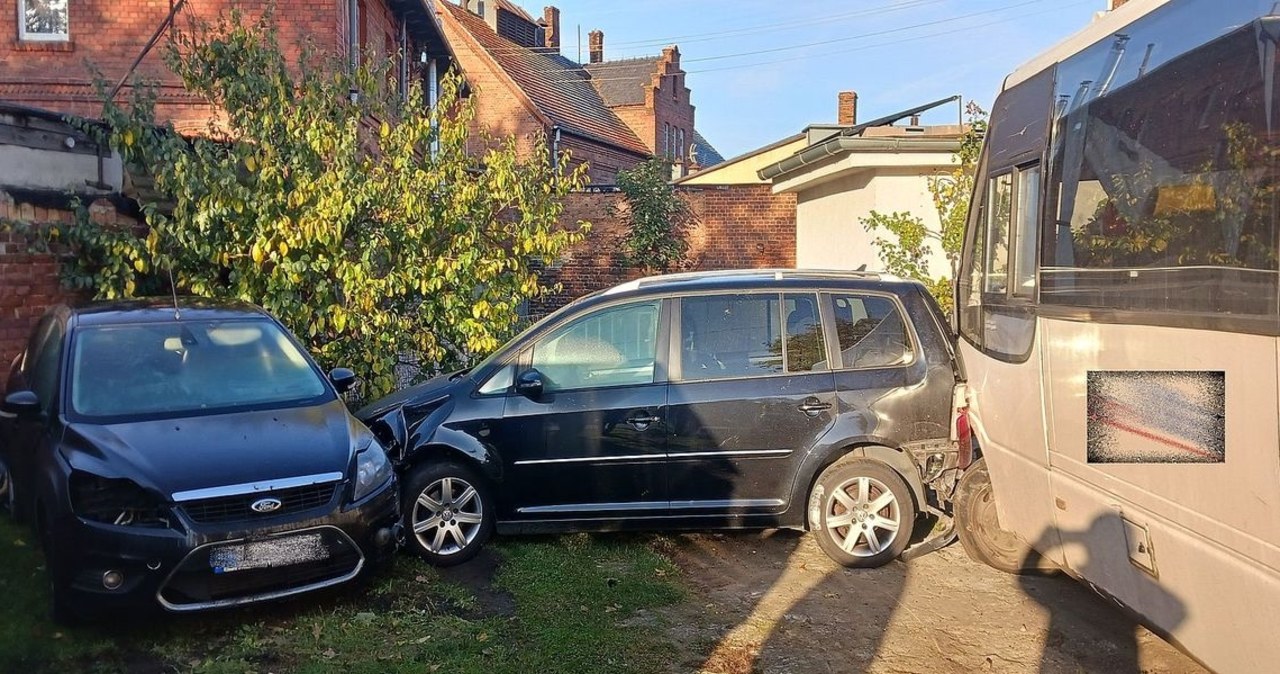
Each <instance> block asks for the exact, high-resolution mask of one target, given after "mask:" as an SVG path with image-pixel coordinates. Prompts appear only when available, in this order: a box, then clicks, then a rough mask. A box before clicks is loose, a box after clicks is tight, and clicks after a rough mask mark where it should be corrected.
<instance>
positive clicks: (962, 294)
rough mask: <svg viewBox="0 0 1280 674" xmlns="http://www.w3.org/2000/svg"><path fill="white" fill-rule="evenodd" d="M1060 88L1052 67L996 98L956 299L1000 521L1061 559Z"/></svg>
mask: <svg viewBox="0 0 1280 674" xmlns="http://www.w3.org/2000/svg"><path fill="white" fill-rule="evenodd" d="M1052 95H1053V73H1052V70H1049V71H1046V72H1044V73H1042V74H1040V75H1037V76H1035V77H1033V78H1031V79H1029V80H1027V81H1026V82H1023V83H1021V84H1019V85H1017V86H1016V87H1013V88H1010V89H1009V90H1007V91H1005V92H1004V93H1002V94H1001V95H1000V97H999V98H998V99H997V100H996V103H995V106H994V109H993V111H992V115H991V126H990V128H989V129H988V132H987V138H986V142H985V144H984V146H983V157H982V159H981V161H980V166H979V172H978V176H977V179H976V180H977V184H976V186H975V190H974V200H973V206H972V207H971V209H970V213H969V223H968V229H967V235H966V236H967V240H966V242H965V254H964V255H963V260H964V266H963V268H962V269H961V272H960V278H959V281H958V284H957V294H956V305H957V307H958V308H959V316H958V319H959V321H958V322H959V328H960V333H961V336H962V337H963V339H961V340H960V349H961V353H962V355H963V356H965V358H964V362H965V371H966V376H967V378H968V383H969V391H970V398H969V406H970V410H971V412H972V414H971V417H970V418H971V419H973V420H974V424H975V432H976V434H977V436H978V440H979V443H980V445H981V451H982V454H983V456H984V457H987V461H986V465H987V470H988V472H989V473H990V475H991V482H992V486H993V488H994V490H995V493H996V494H998V495H999V497H998V498H997V499H996V508H997V510H998V513H997V514H998V516H999V519H1000V525H1001V527H1002V528H1004V529H1007V530H1009V531H1012V532H1014V533H1016V534H1018V535H1019V536H1021V537H1022V538H1024V539H1027V540H1028V541H1030V542H1036V541H1039V542H1041V544H1040V545H1038V546H1037V547H1038V548H1039V549H1040V550H1041V552H1042V553H1043V554H1045V555H1046V556H1047V557H1049V559H1051V560H1053V561H1055V562H1059V563H1060V562H1061V561H1062V560H1061V558H1060V551H1059V550H1058V546H1057V544H1056V540H1055V539H1054V519H1053V517H1054V510H1053V507H1052V505H1051V504H1052V497H1051V492H1050V486H1049V453H1048V449H1047V445H1046V433H1047V430H1046V426H1045V421H1046V419H1045V414H1044V405H1045V401H1044V397H1043V390H1042V387H1041V374H1042V368H1043V361H1042V358H1041V350H1040V346H1039V339H1038V336H1037V332H1036V314H1035V306H1034V301H1035V296H1036V266H1035V265H1036V246H1037V229H1038V217H1037V215H1038V213H1039V211H1040V207H1039V204H1040V203H1041V194H1042V182H1043V181H1042V180H1041V176H1042V173H1043V171H1042V166H1041V164H1042V156H1043V154H1044V152H1045V147H1046V145H1047V137H1048V125H1049V110H1050V108H1051V107H1052V102H1053V99H1052ZM975 350H976V353H974V351H975ZM966 352H969V353H966Z"/></svg>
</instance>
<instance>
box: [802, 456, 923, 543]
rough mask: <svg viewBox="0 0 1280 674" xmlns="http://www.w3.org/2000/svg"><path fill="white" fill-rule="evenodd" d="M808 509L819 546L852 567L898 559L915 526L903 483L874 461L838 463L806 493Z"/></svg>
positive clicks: (913, 510)
mask: <svg viewBox="0 0 1280 674" xmlns="http://www.w3.org/2000/svg"><path fill="white" fill-rule="evenodd" d="M809 507H810V519H811V525H812V528H813V530H814V535H815V537H816V538H817V540H818V547H820V548H822V551H823V552H825V553H827V556H829V557H831V558H832V559H834V560H835V561H836V562H837V563H839V564H840V565H842V566H847V567H850V568H874V567H877V566H884V565H885V564H888V563H889V562H891V561H893V560H894V559H896V558H897V557H898V555H900V554H902V551H903V550H905V549H906V547H907V543H908V542H910V540H911V534H912V529H913V527H914V525H915V521H916V506H915V499H914V498H913V497H912V495H911V489H910V488H909V487H907V483H906V481H904V480H903V479H902V476H901V475H898V472H897V471H895V470H894V469H893V468H890V467H889V466H887V465H885V464H883V463H881V462H879V461H875V460H872V459H852V460H849V461H842V462H839V463H836V464H834V465H832V466H830V467H828V468H827V469H826V470H824V471H822V474H821V475H819V476H818V479H817V480H816V481H815V482H814V485H813V489H812V491H811V492H810V494H809ZM815 509H816V512H815ZM815 514H816V515H817V516H816V518H815V517H814V515H815Z"/></svg>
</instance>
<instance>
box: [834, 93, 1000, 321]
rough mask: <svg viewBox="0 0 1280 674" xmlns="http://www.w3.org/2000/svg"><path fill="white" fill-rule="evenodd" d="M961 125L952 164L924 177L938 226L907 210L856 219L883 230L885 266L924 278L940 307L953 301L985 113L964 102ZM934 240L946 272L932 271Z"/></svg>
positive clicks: (879, 242)
mask: <svg viewBox="0 0 1280 674" xmlns="http://www.w3.org/2000/svg"><path fill="white" fill-rule="evenodd" d="M965 116H966V123H965V126H966V129H965V133H964V135H963V136H962V137H961V139H960V147H959V149H957V150H956V152H955V154H954V155H953V157H952V159H953V160H954V162H955V164H956V166H955V168H953V169H952V170H951V171H950V172H948V173H945V174H943V175H938V176H932V177H930V178H929V194H930V195H931V196H932V197H933V206H934V208H935V209H936V210H937V212H938V221H939V222H940V223H941V227H940V228H939V229H938V230H933V229H930V228H929V227H928V226H926V225H925V222H924V220H923V219H922V218H920V217H919V216H915V215H912V214H911V213H907V212H894V213H889V214H884V213H879V212H877V211H871V213H870V214H868V215H867V217H865V218H861V219H860V220H859V222H861V223H862V226H863V227H864V228H865V229H866V230H867V231H868V232H873V233H874V232H882V231H883V232H885V233H886V235H885V236H877V237H876V239H875V240H874V243H875V246H876V249H877V253H878V255H879V256H880V261H881V262H883V263H884V265H885V270H886V271H888V272H889V273H891V274H895V275H897V276H901V277H903V278H909V279H916V280H918V281H920V282H921V283H924V284H925V286H927V287H928V288H929V290H930V292H932V293H933V296H934V297H935V298H937V300H938V303H939V304H941V305H942V308H943V309H944V310H947V311H950V310H951V305H952V297H951V293H952V290H951V279H953V278H955V275H956V273H957V272H958V270H959V266H960V252H961V249H962V248H963V247H964V228H965V223H966V222H967V221H968V218H969V199H970V198H971V197H972V195H973V181H974V177H975V175H976V174H977V169H978V157H979V155H980V154H981V152H982V139H983V137H984V136H985V135H986V132H987V113H986V111H985V110H983V109H982V108H981V107H980V106H979V105H978V104H977V103H974V102H972V101H970V102H969V104H968V105H967V106H965ZM933 243H937V244H938V245H940V246H941V247H942V251H943V253H944V254H945V255H946V256H947V261H948V262H949V263H950V265H951V269H950V275H949V276H934V275H933V274H932V273H931V272H930V270H929V263H928V257H929V249H930V247H931V246H932V245H933Z"/></svg>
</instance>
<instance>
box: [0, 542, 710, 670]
mask: <svg viewBox="0 0 1280 674" xmlns="http://www.w3.org/2000/svg"><path fill="white" fill-rule="evenodd" d="M29 539H30V535H29V534H28V533H27V531H26V530H25V529H21V528H19V527H16V526H14V525H13V524H11V523H9V522H2V523H0V592H2V593H3V597H4V600H3V601H0V671H4V672H9V671H13V672H17V671H21V672H29V673H32V674H39V673H43V672H50V673H52V672H64V671H85V672H103V673H106V672H128V673H130V674H137V673H143V672H147V673H151V672H170V671H178V672H192V673H193V674H220V673H223V672H237V673H240V672H303V673H311V672H315V673H320V672H342V673H343V674H363V673H366V672H367V673H369V674H374V673H379V674H380V673H383V672H415V673H417V672H426V673H430V672H436V671H440V672H449V673H450V674H467V673H473V672H474V673H475V674H481V673H483V674H495V673H497V674H501V673H504V672H510V673H511V674H517V673H524V672H547V673H552V672H566V673H567V672H595V671H610V672H635V673H637V674H650V673H656V672H661V671H664V670H665V669H666V668H667V663H669V662H670V661H671V657H672V656H674V655H675V652H674V647H673V645H672V644H671V643H669V642H668V641H666V639H665V636H664V635H665V634H666V630H664V629H662V625H661V624H660V619H659V618H658V617H656V614H655V612H653V611H652V609H655V608H658V607H660V606H665V605H669V604H672V603H674V602H678V601H680V600H681V599H682V598H683V597H684V590H683V589H682V587H681V585H680V584H679V582H678V580H677V571H676V568H675V567H674V566H673V565H672V564H671V562H670V561H669V560H668V559H667V558H666V557H665V556H663V555H662V554H660V553H659V552H656V551H655V546H653V545H651V544H650V541H651V539H649V538H642V537H630V536H626V537H622V536H601V537H593V536H587V535H574V536H564V537H546V538H535V539H503V540H501V541H498V542H497V543H496V544H495V546H494V547H495V551H494V552H495V554H496V570H495V571H494V572H493V574H492V575H493V578H492V582H489V581H490V579H489V578H480V579H477V578H475V577H474V576H476V575H477V574H474V573H472V574H471V575H472V576H473V577H472V578H466V577H464V576H465V575H466V574H458V573H456V570H449V571H443V572H442V571H438V570H436V569H433V568H431V567H429V566H426V565H425V564H423V563H421V562H420V561H418V560H417V559H414V558H411V557H408V556H403V555H402V556H401V557H400V558H399V559H398V560H396V564H395V566H394V568H393V569H391V570H389V571H386V572H383V573H382V574H380V575H378V576H377V577H375V578H373V579H371V580H369V581H367V582H366V583H364V584H362V585H359V586H354V587H350V588H347V589H343V590H338V591H331V592H322V593H318V594H313V595H311V596H308V597H301V598H298V599H295V600H292V601H288V602H284V603H279V604H273V605H268V606H259V607H251V608H246V609H241V610H233V611H224V612H218V613H211V614H204V615H197V616H185V615H157V616H152V617H151V618H149V619H145V620H141V621H135V622H133V623H126V624H115V622H111V623H110V624H107V623H104V624H100V625H97V626H94V627H88V628H80V629H73V630H67V629H63V628H60V627H58V626H56V625H54V624H53V623H51V622H49V620H48V595H47V589H46V580H45V575H44V569H43V559H42V557H41V555H40V553H39V551H38V550H37V549H36V548H35V546H34V545H32V544H31V542H30V540H29ZM480 563H481V560H476V561H473V562H470V563H469V564H473V565H474V564H480ZM494 564H495V562H494V559H493V558H490V566H493V565H494ZM481 575H487V574H481Z"/></svg>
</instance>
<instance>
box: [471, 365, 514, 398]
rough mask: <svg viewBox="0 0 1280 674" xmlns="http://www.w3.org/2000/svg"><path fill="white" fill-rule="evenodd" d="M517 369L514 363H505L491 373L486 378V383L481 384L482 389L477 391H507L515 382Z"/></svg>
mask: <svg viewBox="0 0 1280 674" xmlns="http://www.w3.org/2000/svg"><path fill="white" fill-rule="evenodd" d="M515 369H516V366H514V365H503V366H502V367H501V368H499V369H498V371H497V372H494V373H493V374H491V375H489V378H488V379H486V380H484V383H483V384H481V385H480V389H479V390H478V391H477V392H478V393H479V394H480V395H493V394H495V393H506V392H507V389H510V388H511V384H512V383H513V382H514V379H515Z"/></svg>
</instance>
